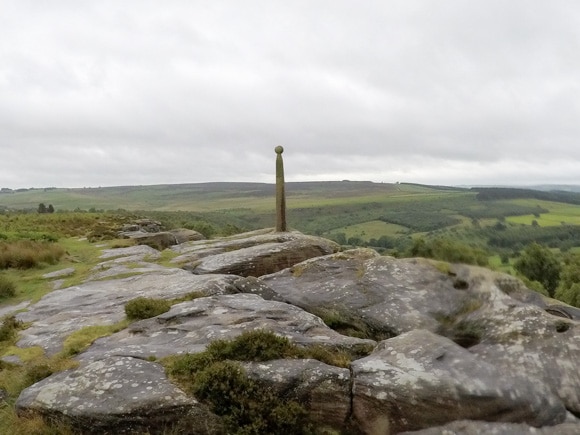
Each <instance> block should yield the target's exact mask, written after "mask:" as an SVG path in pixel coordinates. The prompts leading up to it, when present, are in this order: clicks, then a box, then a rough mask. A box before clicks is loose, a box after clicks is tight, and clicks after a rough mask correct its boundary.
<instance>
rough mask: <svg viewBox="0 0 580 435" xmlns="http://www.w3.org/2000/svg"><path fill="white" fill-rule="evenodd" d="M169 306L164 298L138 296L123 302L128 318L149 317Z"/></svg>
mask: <svg viewBox="0 0 580 435" xmlns="http://www.w3.org/2000/svg"><path fill="white" fill-rule="evenodd" d="M170 308H171V302H169V301H167V300H165V299H153V298H144V297H138V298H136V299H132V300H130V301H129V302H127V303H126V304H125V314H126V315H127V318H129V319H130V320H140V319H149V318H151V317H155V316H158V315H160V314H163V313H165V312H167V311H169V309H170Z"/></svg>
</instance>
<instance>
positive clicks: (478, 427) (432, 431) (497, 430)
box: [399, 421, 580, 435]
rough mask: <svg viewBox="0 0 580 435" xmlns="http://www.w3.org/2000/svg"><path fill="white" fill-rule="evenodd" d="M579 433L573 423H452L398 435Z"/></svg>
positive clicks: (564, 434) (578, 429)
mask: <svg viewBox="0 0 580 435" xmlns="http://www.w3.org/2000/svg"><path fill="white" fill-rule="evenodd" d="M579 433H580V425H578V424H575V423H562V424H558V425H555V426H548V427H543V428H537V427H533V426H528V425H527V424H518V423H493V422H486V421H454V422H453V423H449V424H446V425H444V426H437V427H432V428H429V429H422V430H417V431H412V432H401V433H400V434H399V435H442V434H445V435H482V434H489V435H492V434H493V435H578V434H579Z"/></svg>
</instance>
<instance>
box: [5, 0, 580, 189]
mask: <svg viewBox="0 0 580 435" xmlns="http://www.w3.org/2000/svg"><path fill="white" fill-rule="evenodd" d="M279 144H280V145H283V146H284V147H285V150H286V151H285V153H284V159H285V166H286V178H287V179H288V180H291V181H302V180H337V179H353V180H355V179H357V180H372V181H384V182H395V181H408V182H418V183H428V184H519V185H523V184H540V183H567V184H580V146H579V145H580V2H577V1H575V0H568V1H565V0H551V1H545V0H510V1H505V0H437V1H434V0H400V1H389V0H383V1H379V0H376V1H371V0H366V1H362V2H361V1H354V0H351V1H345V0H308V1H306V0H293V1H287V0H285V1H282V0H263V1H253V0H244V1H243V2H242V1H233V0H231V1H223V0H211V1H195V0H189V1H187V0H183V1H180V0H171V1H147V0H124V1H111V0H100V1H88V0H85V1H83V0H68V1H65V0H53V1H51V2H40V1H34V0H0V187H10V188H17V187H47V186H57V187H83V186H110V185H133V184H160V183H191V182H205V181H264V182H274V160H275V153H274V147H275V146H276V145H279Z"/></svg>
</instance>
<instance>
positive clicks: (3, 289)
mask: <svg viewBox="0 0 580 435" xmlns="http://www.w3.org/2000/svg"><path fill="white" fill-rule="evenodd" d="M15 295H16V284H14V282H12V280H11V279H9V278H8V277H7V276H4V275H1V274H0V300H2V299H8V298H11V297H13V296H15Z"/></svg>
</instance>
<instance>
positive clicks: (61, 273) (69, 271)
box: [42, 267, 75, 279]
mask: <svg viewBox="0 0 580 435" xmlns="http://www.w3.org/2000/svg"><path fill="white" fill-rule="evenodd" d="M74 273H75V268H74V267H67V268H66V269H61V270H55V271H54V272H50V273H45V274H44V275H42V277H43V278H44V279H53V278H64V277H67V276H71V275H74Z"/></svg>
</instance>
